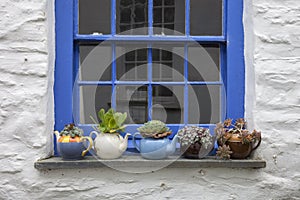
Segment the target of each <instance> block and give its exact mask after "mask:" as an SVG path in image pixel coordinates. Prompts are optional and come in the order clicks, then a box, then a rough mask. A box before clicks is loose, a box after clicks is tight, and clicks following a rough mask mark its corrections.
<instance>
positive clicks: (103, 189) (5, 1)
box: [0, 0, 300, 199]
mask: <svg viewBox="0 0 300 200" xmlns="http://www.w3.org/2000/svg"><path fill="white" fill-rule="evenodd" d="M52 3H53V2H52V1H50V0H49V1H46V0H22V1H19V0H2V1H1V5H0V13H1V18H0V99H1V101H0V107H1V109H0V133H1V142H0V144H1V145H0V152H1V153H0V177H1V178H0V199H61V198H73V199H79V198H80V199H88V198H89V197H92V198H93V197H96V198H97V199H132V198H134V199H242V198H244V199H299V198H300V171H299V166H300V158H299V146H300V134H299V129H300V122H299V121H300V114H299V113H300V106H299V105H300V85H299V81H300V80H299V79H300V67H299V66H300V4H299V2H298V1H295V0H285V1H282V0H253V6H252V4H251V1H250V0H247V1H245V19H244V21H245V35H246V42H245V43H246V51H245V55H246V65H247V80H246V82H247V94H246V100H247V101H246V109H247V117H248V118H249V120H250V122H251V124H252V125H255V127H256V128H257V129H260V130H262V132H263V137H264V139H263V143H262V145H261V147H260V149H259V150H258V152H257V155H256V156H259V157H262V158H264V159H265V160H266V161H267V168H265V169H260V170H251V169H249V170H241V169H162V170H160V171H157V172H154V173H148V174H126V173H122V172H118V171H115V170H112V169H108V168H104V169H85V170H58V171H46V172H40V171H37V170H35V169H34V168H33V163H34V161H36V160H37V159H38V158H40V157H41V156H43V155H45V152H49V147H50V146H51V144H50V143H49V141H51V139H50V137H51V136H50V135H51V133H52V130H51V129H52V127H53V96H52V86H53V62H54V59H53V45H52V44H53V41H54V40H53V12H52V11H53V8H52V5H53V4H52ZM252 110H253V111H252Z"/></svg>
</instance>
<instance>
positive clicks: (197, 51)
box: [188, 45, 220, 81]
mask: <svg viewBox="0 0 300 200" xmlns="http://www.w3.org/2000/svg"><path fill="white" fill-rule="evenodd" d="M188 61H189V64H188V80H189V81H219V79H220V47H219V45H199V46H196V45H194V46H189V47H188Z"/></svg>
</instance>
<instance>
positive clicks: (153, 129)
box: [137, 120, 172, 139]
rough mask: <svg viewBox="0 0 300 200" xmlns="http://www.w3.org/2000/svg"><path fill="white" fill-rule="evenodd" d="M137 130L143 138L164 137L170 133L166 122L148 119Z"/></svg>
mask: <svg viewBox="0 0 300 200" xmlns="http://www.w3.org/2000/svg"><path fill="white" fill-rule="evenodd" d="M137 130H138V131H139V132H140V133H141V135H142V136H143V137H144V138H156V139H158V138H164V137H167V136H168V135H171V133H172V131H171V130H170V129H169V128H168V127H167V126H166V124H165V123H163V122H161V121H159V120H151V121H148V122H146V123H145V124H144V125H143V126H141V127H139V128H138V129H137Z"/></svg>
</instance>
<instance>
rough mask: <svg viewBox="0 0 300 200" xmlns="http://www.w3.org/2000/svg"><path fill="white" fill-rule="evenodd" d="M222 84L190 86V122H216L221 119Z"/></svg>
mask: <svg viewBox="0 0 300 200" xmlns="http://www.w3.org/2000/svg"><path fill="white" fill-rule="evenodd" d="M220 105H221V100H220V86H215V85H194V86H189V123H191V124H215V123H217V122H219V121H220V119H221V118H220V116H221V111H220Z"/></svg>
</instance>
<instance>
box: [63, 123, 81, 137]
mask: <svg viewBox="0 0 300 200" xmlns="http://www.w3.org/2000/svg"><path fill="white" fill-rule="evenodd" d="M82 134H83V130H82V129H80V128H78V127H76V126H75V124H67V125H65V127H64V129H63V130H62V131H61V132H60V133H59V136H70V137H71V138H75V137H76V136H77V137H81V136H82Z"/></svg>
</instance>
